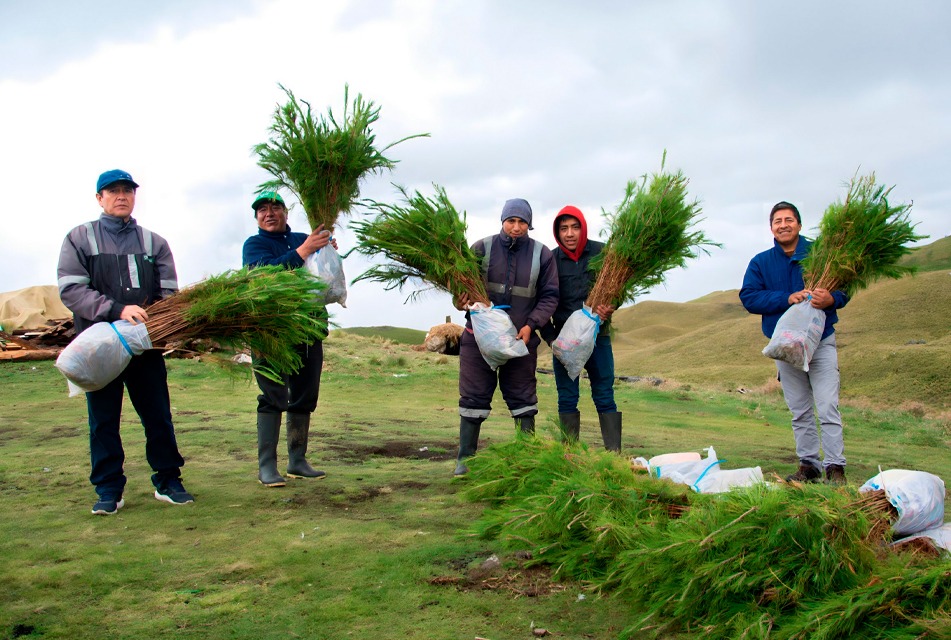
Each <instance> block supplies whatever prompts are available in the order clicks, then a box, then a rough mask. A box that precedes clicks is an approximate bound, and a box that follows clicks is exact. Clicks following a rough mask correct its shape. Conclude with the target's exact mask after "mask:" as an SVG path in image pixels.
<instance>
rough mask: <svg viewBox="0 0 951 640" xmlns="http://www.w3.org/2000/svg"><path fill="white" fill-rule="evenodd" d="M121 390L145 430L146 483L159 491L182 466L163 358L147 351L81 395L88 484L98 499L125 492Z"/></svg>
mask: <svg viewBox="0 0 951 640" xmlns="http://www.w3.org/2000/svg"><path fill="white" fill-rule="evenodd" d="M124 389H128V390H129V400H131V401H132V406H133V407H135V411H136V413H138V414H139V419H140V420H141V421H142V426H143V427H144V428H145V459H146V460H147V461H148V463H149V466H150V467H152V470H153V471H154V472H155V473H154V474H153V475H152V484H154V485H155V486H156V487H157V488H161V487H162V486H164V484H165V482H167V481H168V480H172V479H177V478H179V477H180V476H181V471H180V468H181V467H182V466H183V465H184V464H185V460H184V459H183V458H182V456H181V454H180V453H179V452H178V443H177V442H176V441H175V429H174V427H173V426H172V411H171V407H170V406H169V397H168V374H167V372H166V370H165V360H164V359H163V358H162V353H161V352H160V351H158V350H157V349H150V350H149V351H146V352H145V353H143V354H141V355H138V356H134V357H133V358H132V361H131V362H129V366H128V367H126V369H125V371H123V372H122V374H121V375H120V376H119V377H118V378H116V379H115V380H113V381H112V382H110V383H109V384H108V385H106V386H105V387H103V388H102V389H100V390H99V391H91V392H89V393H87V394H86V407H87V409H88V410H89V453H90V457H91V458H92V472H91V473H90V474H89V481H90V482H92V483H93V484H94V485H95V486H96V493H97V494H99V496H100V497H106V496H112V497H118V496H120V495H122V491H123V489H124V488H125V483H126V477H125V473H124V472H123V468H122V465H123V463H124V462H125V452H124V451H123V449H122V437H121V436H120V435H119V421H120V418H121V417H122V396H123V391H124Z"/></svg>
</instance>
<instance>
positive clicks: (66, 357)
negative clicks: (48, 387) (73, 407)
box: [56, 320, 152, 396]
mask: <svg viewBox="0 0 951 640" xmlns="http://www.w3.org/2000/svg"><path fill="white" fill-rule="evenodd" d="M151 348H152V341H151V339H149V332H148V330H147V329H146V327H145V323H139V324H132V323H130V322H127V321H125V320H116V321H115V322H111V323H110V322H97V323H96V324H94V325H92V326H91V327H89V328H88V329H86V330H85V331H83V332H82V333H80V334H79V335H78V336H76V337H75V338H74V339H73V341H72V342H70V343H69V345H67V346H66V348H65V349H63V350H62V351H61V352H60V354H59V357H58V358H56V368H57V369H59V370H60V372H61V373H62V374H63V375H64V376H66V380H67V381H68V382H69V395H70V396H75V395H78V394H80V393H82V392H84V391H98V390H99V389H102V388H103V387H105V386H106V385H107V384H109V383H110V382H112V381H113V380H115V379H116V378H118V377H119V374H120V373H122V372H123V371H124V370H125V368H126V367H127V366H128V365H129V362H130V361H131V360H132V356H137V355H139V354H141V353H142V352H144V351H146V350H147V349H151Z"/></svg>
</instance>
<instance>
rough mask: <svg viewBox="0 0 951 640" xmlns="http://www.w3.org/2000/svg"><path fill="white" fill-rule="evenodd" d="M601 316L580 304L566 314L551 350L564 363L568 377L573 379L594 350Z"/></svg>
mask: <svg viewBox="0 0 951 640" xmlns="http://www.w3.org/2000/svg"><path fill="white" fill-rule="evenodd" d="M600 328H601V317H600V316H598V315H597V314H595V313H591V307H586V306H582V307H581V308H580V309H578V310H577V311H575V312H573V313H572V314H571V315H570V316H568V320H567V321H566V322H565V326H563V327H562V328H561V332H560V333H559V334H558V337H557V338H555V341H554V342H552V343H551V352H552V353H553V354H555V357H556V358H558V360H559V361H560V362H561V364H563V365H565V369H566V370H567V371H568V377H569V378H571V379H572V380H575V379H576V378H577V377H578V376H580V375H581V370H582V369H584V365H585V363H586V362H588V358H590V357H591V353H592V352H593V351H594V344H595V341H596V340H597V339H598V330H599V329H600Z"/></svg>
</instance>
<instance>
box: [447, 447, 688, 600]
mask: <svg viewBox="0 0 951 640" xmlns="http://www.w3.org/2000/svg"><path fill="white" fill-rule="evenodd" d="M467 481H469V482H471V483H472V485H471V486H470V487H469V488H468V489H467V490H466V491H465V496H466V497H467V498H468V499H470V500H482V501H487V502H489V503H490V504H491V505H492V507H491V508H489V509H488V510H487V511H486V512H485V513H484V514H483V516H482V517H481V518H480V519H479V520H478V521H477V522H476V524H475V525H474V527H473V531H474V532H475V533H476V534H477V535H479V536H480V537H482V538H486V539H497V540H499V542H500V543H501V544H502V546H503V547H504V548H507V549H513V550H530V551H531V552H532V557H533V561H534V562H542V563H545V564H548V565H551V566H552V567H555V573H556V575H561V576H565V577H570V578H573V579H577V580H586V581H592V582H598V581H603V580H604V579H605V575H606V573H607V571H608V570H609V567H610V566H611V565H612V563H613V559H614V557H615V556H616V555H617V553H618V551H619V550H621V549H624V548H628V547H629V546H631V545H633V544H635V541H636V540H637V539H638V538H639V537H641V536H642V535H644V534H643V530H644V529H645V528H658V527H659V528H664V527H665V526H667V523H668V522H669V521H670V520H671V519H672V518H677V517H679V516H680V515H681V514H682V513H683V512H684V511H685V510H686V509H687V508H688V507H689V505H690V504H691V501H692V500H693V499H694V498H695V494H692V492H691V491H690V490H689V489H688V488H687V487H685V486H684V485H675V484H673V483H670V482H658V481H654V480H651V479H650V478H647V477H646V476H637V475H635V474H633V473H632V472H631V469H630V467H629V465H628V463H627V462H626V461H624V460H622V459H621V458H619V457H618V456H617V455H614V454H612V453H610V452H605V451H600V450H599V451H593V450H590V449H588V448H587V447H586V446H585V445H584V444H581V443H568V444H563V443H561V442H560V441H555V440H552V439H545V438H522V437H519V438H516V440H515V441H512V442H508V443H504V444H499V445H493V446H491V447H489V448H487V449H485V450H484V451H482V452H480V453H479V454H478V455H476V456H475V457H474V458H473V459H472V460H471V461H470V473H469V477H468V478H467ZM671 507H674V508H673V509H672V508H671Z"/></svg>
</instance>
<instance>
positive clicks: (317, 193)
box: [253, 85, 429, 231]
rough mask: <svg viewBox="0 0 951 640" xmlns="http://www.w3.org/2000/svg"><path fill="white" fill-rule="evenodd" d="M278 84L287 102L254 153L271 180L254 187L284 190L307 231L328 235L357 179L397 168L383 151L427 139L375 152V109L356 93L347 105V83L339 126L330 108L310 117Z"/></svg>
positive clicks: (356, 189) (353, 195) (353, 198)
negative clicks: (298, 208)
mask: <svg viewBox="0 0 951 640" xmlns="http://www.w3.org/2000/svg"><path fill="white" fill-rule="evenodd" d="M280 86H281V89H282V90H283V91H284V93H286V94H287V98H288V101H287V103H285V104H283V105H277V107H276V108H275V109H274V120H273V122H272V123H271V126H270V128H269V131H270V133H271V136H270V140H269V141H268V142H263V143H261V144H258V145H255V147H254V149H253V151H254V153H256V154H257V156H258V165H259V166H261V167H262V168H264V169H266V170H267V171H268V172H269V173H271V175H273V176H274V179H272V180H269V181H267V182H264V183H262V184H260V185H259V186H258V189H259V190H261V191H277V190H278V189H279V188H281V187H284V188H286V189H289V190H290V191H292V192H293V193H294V194H295V195H296V196H297V198H298V200H300V203H301V204H302V205H303V207H304V211H305V212H306V214H307V220H308V222H310V226H311V229H317V228H318V227H319V226H320V225H323V227H324V229H327V230H331V231H332V230H333V228H334V226H335V225H336V224H337V216H338V215H339V214H340V213H345V214H347V213H350V211H351V209H352V208H353V206H354V205H355V204H356V202H357V199H358V198H359V196H360V181H361V180H362V179H363V178H364V177H366V176H367V175H369V174H372V173H378V172H382V171H384V170H387V169H392V168H393V167H394V166H395V165H396V162H397V161H396V160H392V159H390V158H387V157H386V156H385V155H384V154H385V153H386V151H387V150H389V149H390V148H391V147H393V146H395V145H397V144H399V143H400V142H403V141H405V140H409V139H411V138H418V137H421V136H428V135H429V134H417V135H412V136H407V137H405V138H402V139H401V140H397V141H396V142H393V143H391V144H388V145H387V146H385V147H383V148H382V149H378V148H377V147H376V136H375V134H374V133H373V130H372V128H371V127H372V125H374V124H375V123H376V122H377V120H379V118H380V107H378V106H375V105H374V104H373V102H372V101H368V100H364V99H363V96H362V95H360V94H358V95H357V97H356V98H355V99H354V100H353V104H349V102H348V101H349V99H350V98H349V96H350V87H349V86H348V85H345V86H344V91H343V102H344V107H343V115H342V117H341V119H340V120H339V122H338V120H337V118H335V117H334V114H333V110H332V109H328V110H327V115H326V117H325V116H323V115H320V116H314V114H313V113H312V112H311V107H310V103H309V102H307V101H306V100H300V99H298V98H297V97H295V96H294V93H293V92H292V91H291V90H290V89H287V88H285V87H284V86H283V85H280Z"/></svg>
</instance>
